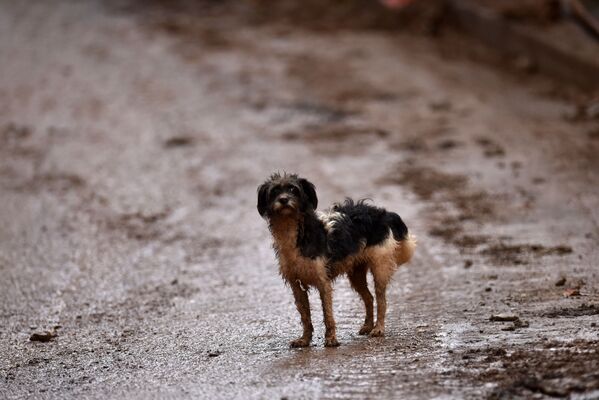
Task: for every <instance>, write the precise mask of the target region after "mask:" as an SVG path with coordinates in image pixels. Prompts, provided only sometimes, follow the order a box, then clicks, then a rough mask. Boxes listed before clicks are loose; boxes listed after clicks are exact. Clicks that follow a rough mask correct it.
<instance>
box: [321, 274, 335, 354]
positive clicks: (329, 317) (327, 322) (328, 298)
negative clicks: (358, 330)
mask: <svg viewBox="0 0 599 400" xmlns="http://www.w3.org/2000/svg"><path fill="white" fill-rule="evenodd" d="M318 290H319V291H320V300H321V301H322V314H323V316H324V326H325V333H324V345H325V347H335V346H339V342H338V341H337V333H336V328H335V318H334V317H333V288H332V286H331V282H330V281H329V280H323V281H322V283H321V284H320V285H318Z"/></svg>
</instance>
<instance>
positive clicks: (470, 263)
mask: <svg viewBox="0 0 599 400" xmlns="http://www.w3.org/2000/svg"><path fill="white" fill-rule="evenodd" d="M472 264H473V263H472V260H466V261H464V268H470V267H471V266H472Z"/></svg>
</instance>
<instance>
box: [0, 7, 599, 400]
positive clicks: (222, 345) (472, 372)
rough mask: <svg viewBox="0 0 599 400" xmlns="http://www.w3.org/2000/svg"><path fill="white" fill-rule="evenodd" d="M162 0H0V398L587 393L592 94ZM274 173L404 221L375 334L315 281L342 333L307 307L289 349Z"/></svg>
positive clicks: (596, 275) (593, 231) (416, 42)
mask: <svg viewBox="0 0 599 400" xmlns="http://www.w3.org/2000/svg"><path fill="white" fill-rule="evenodd" d="M146 4H147V3H146ZM152 4H153V3H152ZM219 4H220V5H219ZM159 5H160V3H157V5H155V6H151V7H150V6H144V7H141V6H140V4H138V3H131V2H123V1H121V2H114V1H104V2H101V1H86V2H74V1H72V2H71V1H66V0H65V1H59V0H53V1H46V2H35V3H32V2H2V3H1V4H0V57H1V59H2V63H1V64H0V205H1V206H0V272H1V276H2V279H0V397H1V398H8V399H21V398H40V399H43V398H60V399H71V398H97V399H100V398H102V399H104V398H115V399H117V398H130V399H135V398H139V399H142V398H143V399H146V398H177V399H179V398H181V399H182V398H223V399H225V398H226V399H230V398H239V399H248V398H268V399H273V398H281V399H283V398H286V399H301V398H355V399H363V398H406V399H410V398H433V397H437V398H481V397H489V398H517V397H521V398H543V397H571V398H599V372H598V371H599V327H598V324H599V269H598V267H599V265H598V263H599V247H598V243H599V191H598V189H597V187H598V185H597V183H598V181H599V157H598V156H597V154H598V151H599V121H598V120H597V118H599V117H598V114H599V113H598V112H597V107H598V106H597V103H592V102H591V101H589V97H585V96H581V97H578V98H575V99H574V98H572V97H571V96H564V95H563V93H564V90H563V88H562V86H561V85H560V84H559V82H552V81H547V80H544V79H543V78H541V77H537V76H534V75H528V74H523V73H514V71H511V70H508V71H507V72H506V71H504V70H503V69H502V68H500V67H498V66H496V65H493V63H489V62H487V63H480V62H475V61H472V60H471V59H469V58H468V57H462V56H460V54H462V53H463V49H461V50H460V49H459V48H457V47H454V48H452V47H447V46H450V44H448V43H447V42H444V39H443V38H439V37H434V38H431V37H426V36H422V35H415V34H413V33H406V32H400V31H394V30H384V31H376V30H369V29H343V30H335V29H328V30H318V29H316V30H314V29H303V28H302V27H300V26H298V25H296V24H291V23H289V21H286V20H279V19H277V21H279V22H275V21H272V20H269V19H268V18H265V17H264V16H263V15H262V17H261V18H247V16H248V15H250V16H251V15H252V11H251V10H249V9H248V6H247V4H245V5H239V4H237V5H235V6H229V7H227V5H226V4H224V5H223V3H218V2H216V3H215V2H202V3H199V5H198V6H197V8H195V9H194V10H193V11H189V10H183V11H181V9H179V10H178V9H177V8H168V9H164V8H161V7H160V6H159ZM248 13H249V14H248ZM269 18H270V17H269ZM281 21H283V22H281ZM460 43H461V42H460ZM275 170H287V171H296V172H298V173H300V174H302V175H305V176H307V177H308V178H310V179H311V180H312V181H313V182H314V183H315V184H316V186H317V189H318V193H319V196H320V203H321V205H323V206H324V205H327V204H330V203H331V202H333V201H337V200H341V199H343V198H344V197H345V196H352V197H355V198H359V197H369V198H372V199H373V200H374V201H375V202H376V203H377V204H380V205H382V206H385V207H388V208H390V209H393V210H395V211H397V212H399V213H400V214H401V215H402V216H403V218H404V220H405V221H406V222H407V224H408V226H409V227H410V230H411V231H412V232H413V233H414V234H416V235H417V236H418V238H419V244H420V245H419V248H418V251H417V254H416V256H415V259H414V260H413V261H412V262H411V264H410V265H408V266H406V267H402V268H401V269H400V270H399V271H398V273H397V274H396V278H395V281H394V283H393V285H392V286H391V288H390V292H389V295H388V301H389V311H388V317H387V335H386V337H385V338H376V339H375V338H365V337H362V336H359V335H358V334H357V331H358V329H359V326H360V324H361V322H362V317H363V316H362V305H361V302H360V300H359V298H358V296H357V295H356V294H354V293H353V292H352V291H351V289H350V287H349V285H348V284H347V282H346V281H345V280H344V279H340V280H339V281H338V282H337V283H336V287H335V297H334V304H335V316H336V318H337V324H338V337H339V340H340V342H341V346H340V347H339V348H334V349H328V348H327V349H325V348H323V347H322V342H323V327H322V323H321V321H322V314H321V312H320V308H319V305H318V301H316V299H314V300H313V301H312V309H313V318H314V321H315V326H316V332H315V338H314V343H313V346H312V347H311V348H308V349H303V350H297V349H290V348H289V346H288V341H289V340H291V339H292V338H294V337H295V336H296V335H298V334H299V332H300V324H299V318H298V316H297V315H296V311H295V307H294V305H293V302H292V297H291V294H290V291H289V289H288V288H286V287H285V286H284V285H283V282H282V281H281V279H280V278H279V276H278V273H277V265H276V261H275V258H274V254H273V252H272V249H271V245H270V236H269V233H268V230H267V227H266V224H265V222H264V221H263V220H261V219H260V217H259V215H258V213H257V211H256V209H255V204H256V198H255V197H256V192H255V191H256V187H257V185H258V184H259V183H260V182H261V181H262V180H263V179H264V178H265V177H266V176H267V175H268V174H270V173H271V172H272V171H275ZM498 315H499V316H500V317H502V318H491V317H492V316H495V317H497V316H498ZM491 319H508V320H509V321H495V320H493V321H492V320H491ZM32 339H33V340H32Z"/></svg>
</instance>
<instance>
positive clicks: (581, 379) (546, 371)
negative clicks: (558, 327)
mask: <svg viewBox="0 0 599 400" xmlns="http://www.w3.org/2000/svg"><path fill="white" fill-rule="evenodd" d="M470 355H471V356H473V357H476V358H477V359H479V360H480V361H481V362H482V365H484V366H485V370H484V371H483V372H481V373H480V374H479V376H478V377H477V378H478V379H479V380H480V381H483V382H492V383H496V384H497V385H498V386H497V387H496V388H495V389H494V390H493V392H492V393H491V394H490V396H489V398H491V399H511V398H514V397H524V398H527V397H531V396H532V395H534V394H537V393H539V394H543V395H546V396H551V397H568V396H572V395H574V394H582V393H589V392H592V391H594V390H597V389H599V342H598V341H584V340H575V341H573V342H569V343H561V342H547V343H542V344H536V345H532V346H530V345H528V346H518V347H512V348H491V349H487V350H484V351H482V352H473V354H470ZM489 365H493V367H490V368H489V367H488V366H489Z"/></svg>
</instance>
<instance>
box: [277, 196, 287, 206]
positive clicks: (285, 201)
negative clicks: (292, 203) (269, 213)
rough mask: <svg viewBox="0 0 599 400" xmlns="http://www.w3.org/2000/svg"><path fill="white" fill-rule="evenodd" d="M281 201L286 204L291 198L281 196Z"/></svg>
mask: <svg viewBox="0 0 599 400" xmlns="http://www.w3.org/2000/svg"><path fill="white" fill-rule="evenodd" d="M279 203H281V204H283V205H285V204H287V203H289V199H288V198H287V197H279Z"/></svg>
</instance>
